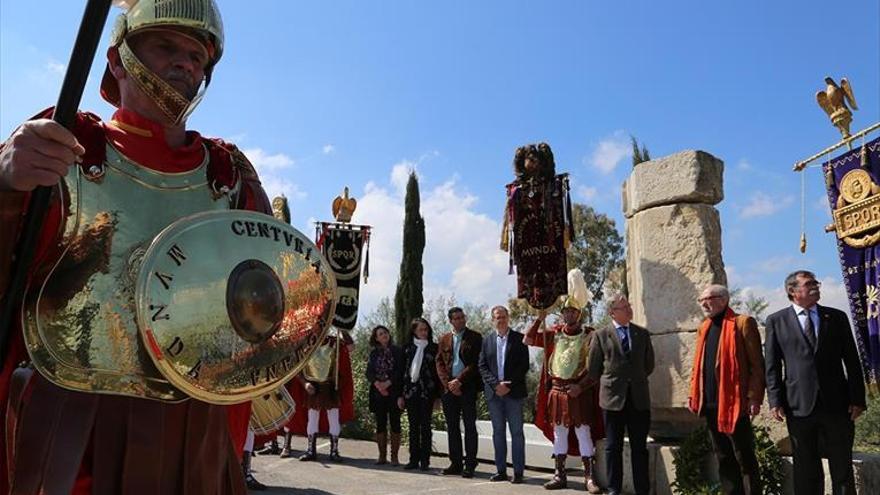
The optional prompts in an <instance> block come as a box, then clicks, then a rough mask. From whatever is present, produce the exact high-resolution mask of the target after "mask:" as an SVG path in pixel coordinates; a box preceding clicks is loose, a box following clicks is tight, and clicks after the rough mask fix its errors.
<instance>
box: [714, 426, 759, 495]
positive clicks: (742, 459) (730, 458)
mask: <svg viewBox="0 0 880 495" xmlns="http://www.w3.org/2000/svg"><path fill="white" fill-rule="evenodd" d="M704 415H705V417H706V426H708V427H709V438H710V439H711V440H712V448H713V450H714V451H715V457H716V458H718V478H719V481H720V482H721V492H722V493H724V494H725V495H745V494H748V495H761V494H762V493H763V489H762V487H761V470H760V468H759V467H758V459H757V457H755V436H754V434H753V433H752V423H751V421H749V417H748V415H743V416H742V417H740V418H739V420H737V422H736V425H734V427H733V434H732V435H727V434H725V433H721V432H719V431H718V410H717V409H707V410H705V411H704Z"/></svg>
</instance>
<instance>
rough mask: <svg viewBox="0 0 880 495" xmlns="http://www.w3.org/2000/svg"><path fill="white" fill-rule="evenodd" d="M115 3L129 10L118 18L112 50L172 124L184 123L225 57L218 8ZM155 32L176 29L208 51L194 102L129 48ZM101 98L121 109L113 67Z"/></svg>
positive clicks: (206, 1) (170, 2)
mask: <svg viewBox="0 0 880 495" xmlns="http://www.w3.org/2000/svg"><path fill="white" fill-rule="evenodd" d="M115 3H116V4H118V5H119V6H121V7H123V8H127V9H128V10H127V11H126V12H123V13H122V14H120V15H119V17H117V18H116V23H115V24H114V26H113V31H112V32H111V35H110V46H112V47H116V48H118V49H119V56H120V60H121V61H122V65H123V67H124V68H125V70H126V72H127V73H128V74H129V75H131V76H132V77H133V79H134V81H135V82H136V83H137V84H138V86H139V87H140V88H141V90H143V91H144V93H146V94H147V95H148V96H150V97H151V98H152V99H153V101H154V102H156V104H157V105H158V106H159V108H160V109H161V110H162V111H163V113H165V115H166V117H167V118H168V120H169V121H170V122H173V123H175V124H176V123H179V122H182V121H183V120H185V119H186V117H187V116H189V114H190V113H192V111H193V109H195V107H196V105H198V103H199V102H200V101H201V99H202V96H204V93H205V90H206V89H207V88H208V84H210V82H211V74H212V72H213V69H214V66H215V65H216V64H217V62H218V61H219V60H220V57H221V56H222V55H223V21H222V19H221V18H220V11H219V10H218V9H217V4H216V3H215V2H214V0H140V1H138V0H118V1H117V2H115ZM151 29H173V30H175V31H178V32H180V33H182V34H184V35H187V36H190V37H192V38H193V39H195V40H197V41H199V42H200V43H202V44H203V45H204V46H205V48H206V49H207V51H208V63H207V65H206V66H205V79H204V86H203V87H202V88H201V90H200V91H199V93H198V94H197V95H196V96H195V97H194V98H192V100H190V99H188V98H187V97H185V96H184V95H182V94H180V93H179V92H178V91H177V90H176V89H174V88H173V87H172V86H170V85H169V84H168V83H166V82H165V81H163V80H162V79H160V78H159V77H158V76H157V75H156V74H154V73H152V72H151V71H150V70H149V69H147V68H146V67H145V66H144V65H143V64H142V63H141V61H140V60H138V58H137V57H136V56H135V55H134V53H133V52H132V51H131V48H130V47H129V46H128V43H127V40H128V39H129V38H130V37H131V36H133V35H135V34H138V33H141V32H145V31H147V30H151ZM101 96H102V97H103V98H104V99H105V100H107V101H108V102H109V103H111V104H112V105H114V106H116V107H119V105H120V95H119V84H118V83H117V81H116V78H114V77H113V74H112V73H111V72H110V67H109V64H108V66H107V68H106V69H105V70H104V78H103V80H102V81H101Z"/></svg>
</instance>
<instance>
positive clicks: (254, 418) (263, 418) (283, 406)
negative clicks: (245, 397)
mask: <svg viewBox="0 0 880 495" xmlns="http://www.w3.org/2000/svg"><path fill="white" fill-rule="evenodd" d="M295 412H296V404H295V403H294V402H293V397H291V396H290V392H288V391H287V388H285V387H278V388H277V389H275V390H273V391H271V392H269V393H268V394H263V395H261V396H259V397H257V398H256V399H254V400H253V401H251V422H250V427H251V430H252V431H253V432H254V434H255V435H263V436H265V435H271V434H272V433H275V432H277V431H279V430H280V429H281V428H283V427H284V425H286V424H287V423H288V422H289V421H290V418H292V417H293V414H294V413H295Z"/></svg>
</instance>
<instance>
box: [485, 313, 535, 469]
mask: <svg viewBox="0 0 880 495" xmlns="http://www.w3.org/2000/svg"><path fill="white" fill-rule="evenodd" d="M509 324H510V315H509V313H508V312H507V308H505V307H504V306H495V307H494V308H492V325H493V326H494V327H495V331H494V332H490V333H489V335H487V336H486V337H485V338H484V339H483V346H482V351H481V352H480V361H479V365H478V367H479V369H480V375H481V376H482V378H483V389H484V392H485V394H486V402H487V403H488V405H489V416H490V417H491V418H492V443H493V444H494V446H495V469H496V471H497V472H496V473H495V474H494V475H492V477H491V478H489V480H490V481H506V480H507V479H508V478H507V432H506V429H507V428H506V427H507V426H509V427H510V437H511V441H510V443H511V449H512V451H513V452H512V454H513V480H511V483H516V484H519V483H522V482H523V474H524V471H525V466H526V439H525V435H524V434H523V401H524V399H525V398H526V396H527V395H528V393H527V392H526V373H528V371H529V348H528V347H526V345H525V344H524V343H523V334H521V333H519V332H513V331H511V330H510V327H509V326H508V325H509Z"/></svg>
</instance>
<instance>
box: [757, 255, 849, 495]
mask: <svg viewBox="0 0 880 495" xmlns="http://www.w3.org/2000/svg"><path fill="white" fill-rule="evenodd" d="M820 285H821V284H820V283H819V282H818V281H817V280H816V276H815V275H813V274H812V273H811V272H808V271H806V270H798V271H796V272H794V273H791V274H790V275H789V276H788V277H786V278H785V292H786V293H787V294H788V299H789V300H790V301H791V306H789V307H787V308H784V309H781V310H779V311H777V312H776V313H773V314H772V315H770V316H769V317H768V318H767V336H766V340H765V342H764V359H765V361H766V369H767V395H768V398H769V400H770V411H771V412H772V413H773V416H774V417H775V418H776V419H777V420H779V421H782V420H783V419H784V420H785V421H786V423H787V424H786V426H787V427H788V434H789V436H790V437H791V443H792V452H793V456H794V491H795V493H797V494H798V495H809V494H821V493H822V491H823V487H824V484H825V479H824V478H825V477H824V474H823V471H822V463H821V454H820V452H819V438H820V437H821V438H822V439H823V440H824V444H825V450H826V452H827V457H828V467H829V469H830V471H831V484H832V491H833V493H834V494H835V495H838V494H854V493H856V492H855V478H854V476H853V469H852V445H853V435H854V431H855V424H854V421H855V420H856V418H858V417H859V416H860V415H861V414H862V412H864V411H865V408H866V405H865V382H864V379H863V376H862V367H861V363H860V361H859V355H858V351H857V350H856V345H855V341H854V339H853V335H852V330H850V326H849V320H848V319H847V316H846V314H845V313H844V312H843V311H840V310H837V309H834V308H829V307H826V306H819V305H818V304H817V303H818V302H819V297H820V293H819V286H820ZM783 368H784V369H785V376H784V377H783V371H782V370H783Z"/></svg>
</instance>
